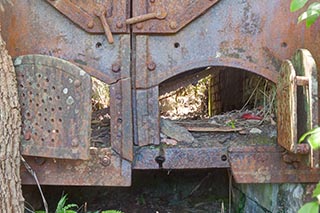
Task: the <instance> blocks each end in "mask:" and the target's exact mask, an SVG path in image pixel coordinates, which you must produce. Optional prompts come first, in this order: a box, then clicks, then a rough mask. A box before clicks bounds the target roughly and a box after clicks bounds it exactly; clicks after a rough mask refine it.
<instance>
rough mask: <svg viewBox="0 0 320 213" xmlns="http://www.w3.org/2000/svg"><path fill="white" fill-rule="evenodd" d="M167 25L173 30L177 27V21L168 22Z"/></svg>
mask: <svg viewBox="0 0 320 213" xmlns="http://www.w3.org/2000/svg"><path fill="white" fill-rule="evenodd" d="M169 26H170V28H171V29H173V30H174V29H177V27H178V25H177V22H175V21H171V22H170V24H169Z"/></svg>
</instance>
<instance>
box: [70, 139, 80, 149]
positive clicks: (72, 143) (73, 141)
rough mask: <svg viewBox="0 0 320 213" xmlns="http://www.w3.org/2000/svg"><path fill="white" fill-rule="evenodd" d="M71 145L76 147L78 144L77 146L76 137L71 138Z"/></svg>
mask: <svg viewBox="0 0 320 213" xmlns="http://www.w3.org/2000/svg"><path fill="white" fill-rule="evenodd" d="M71 146H72V147H78V146H79V141H78V139H76V138H74V139H72V141H71Z"/></svg>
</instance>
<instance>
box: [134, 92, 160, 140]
mask: <svg viewBox="0 0 320 213" xmlns="http://www.w3.org/2000/svg"><path fill="white" fill-rule="evenodd" d="M158 97H159V88H158V87H153V88H149V89H146V90H137V91H136V101H137V107H136V110H137V124H136V125H137V126H136V130H137V136H138V138H137V143H138V144H139V146H145V145H148V144H159V138H160V125H159V122H160V118H159V104H158Z"/></svg>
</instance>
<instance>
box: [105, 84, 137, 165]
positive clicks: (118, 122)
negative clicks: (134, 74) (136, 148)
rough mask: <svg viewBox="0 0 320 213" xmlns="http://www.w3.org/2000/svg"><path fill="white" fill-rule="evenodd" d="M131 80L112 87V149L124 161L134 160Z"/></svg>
mask: <svg viewBox="0 0 320 213" xmlns="http://www.w3.org/2000/svg"><path fill="white" fill-rule="evenodd" d="M130 91H131V79H130V78H127V79H122V80H120V81H118V82H117V83H115V84H112V85H110V116H111V120H110V124H111V130H110V131H111V147H112V148H113V150H114V151H115V152H117V153H118V154H120V156H122V157H123V158H124V159H126V160H128V161H132V159H133V150H132V149H133V148H132V147H133V125H132V108H131V107H132V103H131V92H130Z"/></svg>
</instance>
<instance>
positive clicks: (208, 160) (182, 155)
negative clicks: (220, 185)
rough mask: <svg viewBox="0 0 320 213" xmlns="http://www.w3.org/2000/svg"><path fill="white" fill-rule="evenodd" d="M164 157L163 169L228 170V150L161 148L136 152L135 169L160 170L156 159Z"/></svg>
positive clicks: (144, 148) (143, 149) (146, 148)
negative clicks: (160, 156)
mask: <svg viewBox="0 0 320 213" xmlns="http://www.w3.org/2000/svg"><path fill="white" fill-rule="evenodd" d="M159 155H163V156H162V157H164V159H165V161H164V162H163V164H162V168H163V169H202V168H228V167H230V165H229V161H228V152H227V148H181V147H180V148H163V150H162V151H160V149H159V148H150V147H142V148H137V149H136V150H135V159H134V163H133V168H134V169H159V164H158V163H157V162H156V160H155V159H156V157H158V156H159Z"/></svg>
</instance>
